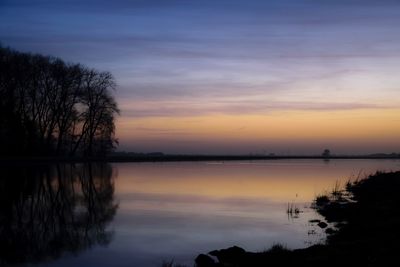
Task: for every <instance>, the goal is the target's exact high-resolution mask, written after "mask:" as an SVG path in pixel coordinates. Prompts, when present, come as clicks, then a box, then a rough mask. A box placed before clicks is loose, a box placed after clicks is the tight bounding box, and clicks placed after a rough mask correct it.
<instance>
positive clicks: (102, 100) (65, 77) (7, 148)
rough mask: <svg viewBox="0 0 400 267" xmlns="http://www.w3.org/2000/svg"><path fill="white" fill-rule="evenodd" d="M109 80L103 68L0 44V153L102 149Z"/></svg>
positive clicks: (111, 116) (110, 124)
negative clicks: (102, 70)
mask: <svg viewBox="0 0 400 267" xmlns="http://www.w3.org/2000/svg"><path fill="white" fill-rule="evenodd" d="M115 86H116V84H115V80H114V78H113V76H112V74H111V73H109V72H101V71H97V70H95V69H91V68H88V67H85V66H83V65H81V64H72V63H66V62H64V61H63V60H61V59H59V58H56V57H51V56H43V55H38V54H30V53H21V52H18V51H15V50H12V49H9V48H4V47H0V156H21V155H22V156H68V157H76V156H83V157H94V156H102V155H105V154H106V153H107V152H109V151H111V150H112V149H113V148H114V147H115V145H116V144H117V140H116V138H115V117H116V115H117V114H118V113H119V110H118V107H117V103H116V102H115V100H114V97H113V94H112V92H113V91H114V89H115Z"/></svg>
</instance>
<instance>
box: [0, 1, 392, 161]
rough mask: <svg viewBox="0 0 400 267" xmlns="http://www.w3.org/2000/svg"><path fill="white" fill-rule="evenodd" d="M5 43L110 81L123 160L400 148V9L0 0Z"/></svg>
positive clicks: (345, 4) (354, 4) (347, 4)
mask: <svg viewBox="0 0 400 267" xmlns="http://www.w3.org/2000/svg"><path fill="white" fill-rule="evenodd" d="M0 42H1V44H2V45H3V46H10V47H12V48H14V49H17V50H20V51H29V52H35V53H42V54H46V55H54V56H58V57H61V58H62V59H64V60H66V61H68V62H80V63H83V64H85V65H87V66H90V67H94V68H97V69H99V70H104V71H110V72H112V73H113V75H114V76H115V78H116V81H117V84H118V87H117V91H116V92H115V96H116V99H117V102H118V103H119V106H120V109H121V116H120V117H119V118H118V120H117V137H118V139H119V141H120V147H119V150H126V151H135V152H152V151H163V152H166V153H210V154H223V153H230V154H232V153H235V154H236V153H237V154H239V153H245V154H247V153H278V154H315V153H317V154H319V153H321V152H322V151H323V149H325V148H329V149H331V151H332V153H350V154H357V153H375V152H389V153H390V152H400V138H399V137H400V1H396V0H276V1H272V0H271V1H268V0H259V1H256V0H254V1H251V0H197V1H195V0H190V1H189V0H186V1H185V0H113V1H110V0H0Z"/></svg>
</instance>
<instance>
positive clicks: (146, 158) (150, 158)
mask: <svg viewBox="0 0 400 267" xmlns="http://www.w3.org/2000/svg"><path fill="white" fill-rule="evenodd" d="M286 159H316V160H317V159H318V160H325V161H328V160H335V159H348V160H353V159H377V160H379V159H400V155H398V154H395V155H358V156H357V155H356V156H351V155H337V156H335V155H332V156H329V157H324V156H304V155H297V156H296V155H294V156H280V155H273V156H272V155H268V156H266V155H146V154H140V155H137V156H108V157H93V158H70V157H32V158H29V157H13V158H0V164H8V163H85V162H109V163H118V162H127V163H128V162H190V161H192V162H197V161H242V160H245V161H258V160H286Z"/></svg>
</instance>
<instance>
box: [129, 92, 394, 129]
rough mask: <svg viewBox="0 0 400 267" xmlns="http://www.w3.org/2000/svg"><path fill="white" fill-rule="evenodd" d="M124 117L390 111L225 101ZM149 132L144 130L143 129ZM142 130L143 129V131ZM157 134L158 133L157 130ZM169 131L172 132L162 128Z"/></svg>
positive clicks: (157, 105)
mask: <svg viewBox="0 0 400 267" xmlns="http://www.w3.org/2000/svg"><path fill="white" fill-rule="evenodd" d="M122 108H123V110H124V111H123V116H124V117H190V116H204V115H215V114H222V115H265V114H271V113H272V112H276V111H296V110H302V111H316V112H324V111H346V110H347V111H348V110H359V109H389V108H395V107H392V106H387V105H379V104H371V103H357V102H345V103H337V102H311V101H309V102H307V101H290V102H284V101H275V102H268V101H262V100H260V101H255V100H253V101H239V100H237V101H224V100H220V101H219V102H218V101H215V102H212V103H204V102H198V103H195V102H187V101H185V102H147V103H138V105H135V104H132V105H131V107H122ZM144 129H146V130H148V129H147V128H142V130H144ZM139 130H140V129H139ZM156 131H157V130H156ZM160 131H163V132H168V131H169V130H165V129H161V130H160Z"/></svg>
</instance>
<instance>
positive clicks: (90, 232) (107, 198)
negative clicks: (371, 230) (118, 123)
mask: <svg viewBox="0 0 400 267" xmlns="http://www.w3.org/2000/svg"><path fill="white" fill-rule="evenodd" d="M398 169H400V161H396V160H332V161H329V162H325V161H322V160H277V161H255V162H223V163H212V162H208V163H207V162H195V163H193V162H191V163H121V164H111V165H75V166H73V165H59V166H42V167H33V166H30V167H18V168H17V167H8V168H4V167H2V175H1V177H2V178H1V180H0V191H1V192H0V193H1V194H0V200H1V204H0V205H1V207H0V208H1V209H0V222H1V224H0V240H1V241H0V242H1V244H0V258H1V261H0V262H3V263H7V264H6V265H8V264H9V263H20V265H24V264H28V265H30V264H34V265H35V266H96V267H100V266H161V263H162V261H163V260H171V259H174V260H175V262H179V263H185V264H188V266H192V265H193V258H194V257H195V256H196V255H198V254H199V253H205V252H209V251H211V250H213V249H220V248H226V247H229V246H232V245H238V246H241V247H243V248H245V249H247V250H252V251H261V250H264V249H266V248H268V247H270V246H271V245H273V244H275V243H282V244H285V245H286V246H288V247H289V248H300V247H305V246H308V245H310V244H313V243H318V242H323V240H324V234H323V233H322V232H321V230H320V229H318V227H315V226H312V225H310V224H309V223H308V221H309V220H310V219H314V218H320V217H319V216H318V214H316V213H315V212H314V211H313V210H312V209H310V208H309V206H310V203H311V201H312V200H313V198H314V197H315V196H316V195H317V194H320V193H324V192H325V191H326V190H330V189H331V188H332V187H333V186H334V185H335V183H336V182H337V181H339V182H341V183H342V184H344V183H345V181H347V180H348V179H349V177H355V176H358V175H359V173H361V174H364V173H371V172H375V171H376V170H398ZM288 202H289V203H293V204H294V205H296V206H297V207H299V208H300V210H302V211H303V212H302V213H301V214H300V215H299V216H298V218H293V217H291V216H288V215H287V214H286V207H287V203H288ZM313 230H314V231H315V233H313V234H310V232H312V231H313Z"/></svg>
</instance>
